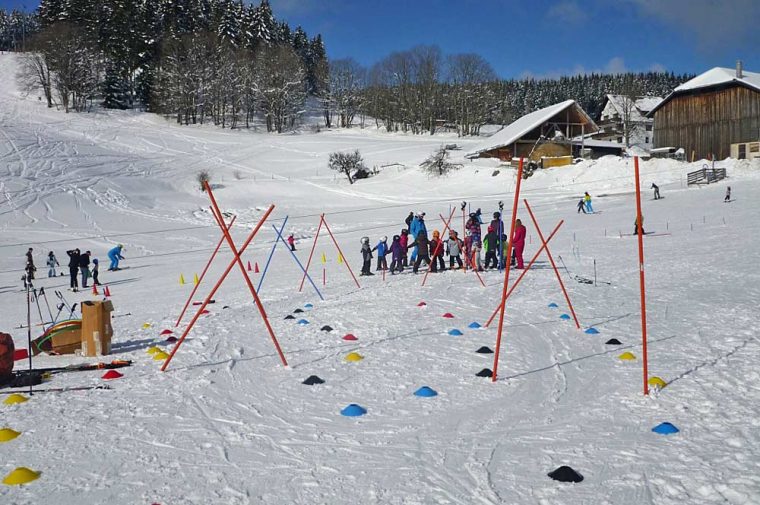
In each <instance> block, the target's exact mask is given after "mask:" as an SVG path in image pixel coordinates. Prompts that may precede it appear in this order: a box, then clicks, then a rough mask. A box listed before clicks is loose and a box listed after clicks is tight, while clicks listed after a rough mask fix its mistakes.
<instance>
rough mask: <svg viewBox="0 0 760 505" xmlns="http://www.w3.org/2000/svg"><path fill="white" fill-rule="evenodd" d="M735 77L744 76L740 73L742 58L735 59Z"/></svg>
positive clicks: (741, 77)
mask: <svg viewBox="0 0 760 505" xmlns="http://www.w3.org/2000/svg"><path fill="white" fill-rule="evenodd" d="M736 78H737V79H743V78H744V74H742V60H736Z"/></svg>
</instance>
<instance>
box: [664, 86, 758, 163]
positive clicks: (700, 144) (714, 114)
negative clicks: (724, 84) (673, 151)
mask: <svg viewBox="0 0 760 505" xmlns="http://www.w3.org/2000/svg"><path fill="white" fill-rule="evenodd" d="M759 138H760V92H757V91H754V90H751V89H748V88H745V87H743V86H736V85H735V86H732V87H728V88H723V89H713V90H698V91H697V92H696V93H694V94H689V95H681V96H675V97H673V98H671V99H670V100H669V101H668V102H667V103H666V104H664V105H663V106H662V107H661V108H660V109H658V110H657V111H656V112H655V116H654V145H655V147H683V148H684V149H685V150H686V157H687V159H691V156H692V152H694V153H695V154H696V159H702V158H704V159H709V158H710V156H711V155H714V156H717V158H718V159H723V158H726V157H728V156H729V155H730V153H731V144H735V143H737V142H750V141H753V140H758V139H759Z"/></svg>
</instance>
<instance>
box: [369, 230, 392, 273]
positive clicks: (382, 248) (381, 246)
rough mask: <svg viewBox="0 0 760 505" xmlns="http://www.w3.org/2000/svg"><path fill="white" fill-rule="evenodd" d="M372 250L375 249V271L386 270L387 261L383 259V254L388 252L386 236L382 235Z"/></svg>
mask: <svg viewBox="0 0 760 505" xmlns="http://www.w3.org/2000/svg"><path fill="white" fill-rule="evenodd" d="M372 251H377V268H376V269H375V271H376V272H377V271H379V270H388V262H387V261H386V260H385V255H386V254H388V237H386V236H382V237H381V238H380V242H378V243H377V245H376V246H375V247H373V248H372Z"/></svg>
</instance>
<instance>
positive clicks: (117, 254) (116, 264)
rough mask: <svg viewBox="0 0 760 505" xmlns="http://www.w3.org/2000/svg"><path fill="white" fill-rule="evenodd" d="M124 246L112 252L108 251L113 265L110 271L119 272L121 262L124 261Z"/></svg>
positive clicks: (115, 248) (119, 246)
mask: <svg viewBox="0 0 760 505" xmlns="http://www.w3.org/2000/svg"><path fill="white" fill-rule="evenodd" d="M122 250H124V246H123V245H121V244H119V245H117V246H116V247H114V248H113V249H111V250H110V251H108V259H109V260H111V265H110V266H109V267H108V271H109V272H112V271H114V270H119V260H123V259H124V256H122V255H121V252H122Z"/></svg>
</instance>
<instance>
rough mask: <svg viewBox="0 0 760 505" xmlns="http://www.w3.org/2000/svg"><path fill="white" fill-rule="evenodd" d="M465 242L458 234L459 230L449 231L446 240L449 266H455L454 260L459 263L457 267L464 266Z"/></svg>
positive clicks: (451, 267)
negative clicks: (463, 249)
mask: <svg viewBox="0 0 760 505" xmlns="http://www.w3.org/2000/svg"><path fill="white" fill-rule="evenodd" d="M463 247H464V244H462V241H461V240H460V239H459V237H458V236H457V232H455V231H454V230H450V231H449V238H448V240H446V254H448V255H449V268H450V269H453V268H454V262H455V261H456V263H457V265H458V266H457V268H458V269H459V268H462V248H463Z"/></svg>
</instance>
